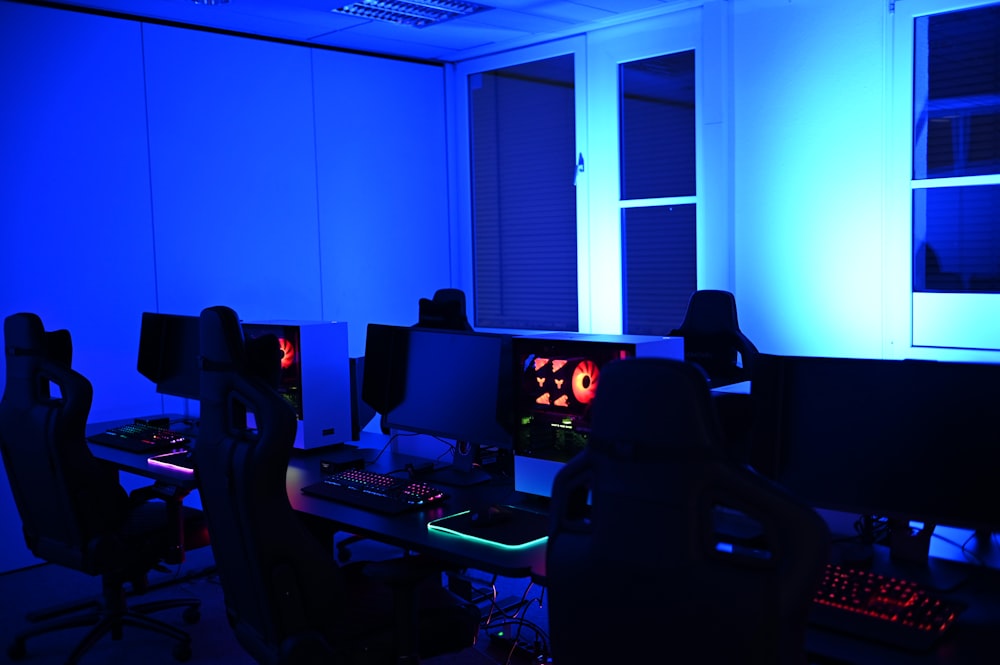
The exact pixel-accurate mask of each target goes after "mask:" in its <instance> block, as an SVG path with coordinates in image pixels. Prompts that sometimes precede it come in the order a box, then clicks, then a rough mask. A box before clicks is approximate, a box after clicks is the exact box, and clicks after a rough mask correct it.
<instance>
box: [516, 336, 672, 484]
mask: <svg viewBox="0 0 1000 665" xmlns="http://www.w3.org/2000/svg"><path fill="white" fill-rule="evenodd" d="M513 355H514V362H515V363H516V372H517V376H516V378H515V382H516V391H517V392H516V395H515V398H514V423H515V431H514V489H515V490H516V491H517V492H521V493H523V494H528V495H533V496H536V497H542V498H549V497H551V495H552V481H553V480H554V479H555V476H556V474H557V473H558V472H559V469H561V468H562V466H563V465H564V464H565V463H566V462H568V461H569V460H570V459H572V458H573V457H574V456H576V455H577V454H578V453H579V452H580V451H582V450H583V449H584V448H585V447H586V445H587V441H588V440H589V438H590V407H591V403H592V401H593V399H594V396H595V395H596V393H597V386H598V383H599V381H600V374H601V370H602V369H603V367H604V366H605V365H606V364H607V363H609V362H611V361H612V360H618V359H621V358H630V357H642V356H653V357H662V358H674V359H676V360H683V359H684V341H683V339H682V338H680V337H656V336H646V335H598V334H584V333H554V334H548V335H539V336H532V337H528V336H525V337H515V338H514V340H513Z"/></svg>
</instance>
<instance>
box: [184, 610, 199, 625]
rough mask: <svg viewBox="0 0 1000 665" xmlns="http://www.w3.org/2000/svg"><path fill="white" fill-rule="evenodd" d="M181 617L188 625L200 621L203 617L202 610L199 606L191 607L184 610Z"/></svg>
mask: <svg viewBox="0 0 1000 665" xmlns="http://www.w3.org/2000/svg"><path fill="white" fill-rule="evenodd" d="M181 618H182V619H184V623H186V624H188V625H191V624H195V623H198V621H199V620H200V619H201V610H199V609H198V608H197V607H189V608H187V609H186V610H184V613H183V614H181Z"/></svg>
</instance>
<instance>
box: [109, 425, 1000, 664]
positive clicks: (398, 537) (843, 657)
mask: <svg viewBox="0 0 1000 665" xmlns="http://www.w3.org/2000/svg"><path fill="white" fill-rule="evenodd" d="M123 422H127V421H123ZM114 424H120V423H98V424H96V425H94V426H93V427H92V428H91V430H90V431H100V430H101V429H106V427H110V426H112V425H114ZM385 443H386V438H385V437H383V436H381V435H378V434H369V433H364V434H363V435H362V439H361V441H358V442H354V444H352V445H357V446H359V450H358V451H352V450H343V451H337V450H336V449H331V448H320V449H315V450H311V451H301V450H296V451H295V452H294V454H293V455H292V458H291V461H290V464H289V467H288V473H287V476H286V479H287V480H286V482H287V489H288V498H289V500H290V501H291V504H292V506H293V507H294V508H295V510H297V511H299V512H300V513H302V514H303V515H304V516H306V517H307V518H309V519H315V520H318V521H319V522H321V523H322V524H324V525H326V526H328V527H330V528H333V529H335V530H340V531H345V532H349V533H355V534H360V535H364V536H368V537H371V538H373V539H375V540H379V541H382V542H386V543H389V544H392V545H396V546H399V547H404V548H407V549H412V550H414V551H418V552H424V553H427V554H432V555H435V556H439V557H441V558H443V559H445V560H449V561H453V562H455V563H456V564H458V565H461V566H466V567H469V568H473V569H476V570H483V571H486V572H490V573H496V574H499V575H503V576H506V577H529V576H530V577H532V578H533V579H535V580H536V581H537V582H539V583H541V584H544V581H545V544H544V543H540V544H537V545H534V546H531V547H528V548H524V549H514V550H511V549H505V548H502V547H498V546H495V545H490V544H485V543H482V542H477V541H475V540H470V539H466V538H462V537H460V536H456V535H451V534H448V533H438V532H432V531H429V530H428V529H427V523H428V522H429V521H431V520H433V519H437V518H441V517H445V516H447V515H451V514H454V513H457V512H460V511H462V510H466V509H469V508H480V507H483V506H488V505H490V504H493V503H497V504H502V503H509V502H514V503H518V500H517V499H516V498H515V497H514V496H513V484H512V482H511V480H510V479H495V480H493V481H491V482H489V483H486V484H482V485H475V486H472V487H467V488H462V487H453V486H445V485H442V487H443V488H445V489H446V490H447V491H448V493H449V495H450V498H449V499H448V500H447V501H446V502H444V503H442V504H440V505H437V506H434V507H431V508H428V509H426V510H423V511H416V512H411V513H404V514H402V515H393V516H387V515H381V514H378V513H373V512H371V511H367V510H364V509H361V508H354V507H352V506H348V505H345V504H341V503H337V502H334V501H330V500H326V499H322V498H318V497H311V496H307V495H304V494H302V492H301V491H300V489H301V488H302V487H304V486H305V485H308V484H311V483H314V482H317V481H319V480H320V479H321V475H322V474H321V471H320V461H321V460H324V459H331V458H333V459H336V458H337V457H343V456H348V457H350V456H354V455H356V454H357V453H358V452H363V453H364V454H365V455H366V456H367V457H368V458H369V459H373V458H375V457H376V456H378V453H379V451H380V450H381V448H382V447H383V445H384V444H385ZM91 450H92V451H93V452H94V454H95V456H97V457H98V458H100V459H102V460H105V461H107V462H109V463H111V464H114V465H115V466H117V467H118V468H119V469H121V470H123V471H128V472H132V473H136V474H139V475H143V476H147V477H149V478H154V479H157V480H165V481H168V482H169V481H172V482H175V483H177V484H178V485H179V486H181V487H183V488H186V489H194V488H196V481H195V479H194V477H193V476H191V475H190V474H183V473H181V472H173V471H170V470H169V469H163V468H158V467H151V466H150V465H149V464H148V463H147V462H146V457H145V456H144V455H141V454H137V453H129V452H124V451H120V450H115V449H112V448H108V447H106V446H100V445H96V444H91ZM413 459H414V458H412V457H408V456H405V455H396V454H393V453H392V452H391V451H389V450H386V451H385V452H384V453H382V454H381V455H380V456H378V461H377V462H376V464H375V465H373V466H370V467H368V468H371V469H373V470H376V471H381V472H387V471H393V470H396V469H399V468H403V467H404V466H405V464H406V462H407V461H413ZM992 548H993V550H992V552H991V553H990V556H989V557H987V559H988V563H989V564H990V565H989V566H977V565H970V564H960V563H956V562H951V561H947V560H944V559H937V558H935V559H934V561H933V563H934V565H935V566H938V567H941V568H943V569H945V570H946V571H947V570H951V571H952V572H956V574H957V575H958V577H959V578H960V579H961V580H963V581H962V582H961V583H960V584H958V585H957V586H956V587H955V588H954V589H952V590H949V591H947V592H946V593H945V594H944V595H945V597H946V598H948V599H950V600H953V601H958V602H960V603H963V604H965V605H966V606H967V609H966V610H965V611H964V612H963V613H962V614H961V615H960V618H959V621H958V623H957V624H956V625H955V626H954V627H953V629H952V630H951V631H950V633H949V634H948V635H946V636H945V637H944V638H943V639H942V640H941V641H940V642H939V643H938V645H937V646H936V647H935V648H934V649H933V650H931V651H928V652H926V653H924V652H917V653H911V652H906V651H903V650H900V649H898V648H894V647H890V646H883V645H880V644H877V643H874V642H869V641H865V640H860V639H858V638H855V637H851V636H847V635H841V634H838V633H834V632H831V631H828V630H824V629H818V628H813V629H810V631H809V634H808V643H807V646H808V649H809V652H810V653H811V654H812V655H813V658H812V659H811V660H810V662H811V663H815V664H816V665H846V664H849V663H850V664H854V665H987V664H988V665H995V664H996V663H1000V566H998V565H997V561H998V560H1000V543H998V542H996V538H994V542H993V544H992ZM872 567H873V568H874V569H875V570H877V571H878V572H883V573H887V574H893V575H902V576H907V574H906V571H901V570H900V569H899V567H898V566H896V564H894V563H893V562H892V561H891V560H890V559H889V557H888V552H887V550H886V549H885V548H884V547H881V546H876V547H875V550H874V560H873V562H872Z"/></svg>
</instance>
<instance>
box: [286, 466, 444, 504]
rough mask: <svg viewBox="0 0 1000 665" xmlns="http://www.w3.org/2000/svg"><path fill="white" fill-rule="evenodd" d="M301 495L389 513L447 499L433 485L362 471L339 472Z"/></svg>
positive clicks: (305, 488) (309, 487)
mask: <svg viewBox="0 0 1000 665" xmlns="http://www.w3.org/2000/svg"><path fill="white" fill-rule="evenodd" d="M302 492H303V493H305V494H311V495H313V496H321V497H323V498H326V499H333V500H334V501H340V502H343V503H348V504H351V505H352V506H357V507H358V508H365V509H368V510H372V511H375V512H379V513H388V514H396V513H401V512H405V511H407V510H420V509H421V508H425V507H427V506H428V505H429V504H434V503H439V502H441V501H444V500H445V499H447V498H448V495H447V494H445V492H444V490H442V489H440V488H438V487H435V486H434V485H430V484H428V483H424V482H420V481H415V480H409V479H404V478H397V477H396V476H392V475H389V474H385V473H377V472H375V471H365V470H363V469H345V470H343V471H338V472H337V473H334V474H332V475H329V476H326V477H325V478H323V480H322V481H320V482H318V483H315V484H313V485H309V486H307V487H303V488H302Z"/></svg>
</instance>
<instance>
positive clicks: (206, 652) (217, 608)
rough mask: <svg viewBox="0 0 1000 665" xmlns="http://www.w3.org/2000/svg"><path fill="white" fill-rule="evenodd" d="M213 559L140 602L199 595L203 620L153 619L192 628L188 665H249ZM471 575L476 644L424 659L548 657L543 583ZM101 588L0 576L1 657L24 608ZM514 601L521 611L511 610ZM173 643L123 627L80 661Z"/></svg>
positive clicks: (117, 663) (464, 663)
mask: <svg viewBox="0 0 1000 665" xmlns="http://www.w3.org/2000/svg"><path fill="white" fill-rule="evenodd" d="M213 564H214V562H213V561H212V558H211V551H210V550H209V549H208V548H204V549H202V550H196V551H194V552H191V553H189V555H188V558H187V561H185V563H184V564H182V565H181V566H179V567H176V568H173V569H171V570H170V571H169V572H168V573H157V572H154V573H153V574H152V575H151V577H150V582H151V586H152V587H153V588H152V589H151V590H150V591H149V592H147V593H146V594H145V595H143V596H142V597H141V600H154V599H158V598H170V597H185V596H196V597H197V598H199V599H201V601H202V607H201V619H200V620H199V621H198V623H196V624H195V625H193V626H188V625H186V624H185V623H184V622H183V620H182V618H181V611H180V610H165V611H163V612H161V613H158V614H157V616H158V618H161V619H165V620H168V621H170V622H171V623H174V624H175V625H177V626H178V627H180V628H182V629H184V630H186V631H188V632H189V633H190V634H191V638H192V652H193V653H192V658H191V660H189V661H188V662H189V663H190V664H191V665H212V664H219V663H225V664H226V665H254V661H253V659H251V658H250V657H249V656H248V655H247V654H246V653H245V652H244V651H243V649H242V647H240V645H239V644H238V643H237V641H236V638H235V637H234V635H233V632H232V630H231V628H230V627H229V624H228V623H227V622H226V618H225V612H224V604H223V598H222V589H221V587H220V586H219V581H218V578H217V576H216V575H215V573H214V566H213ZM469 573H470V575H469V577H470V579H471V581H472V585H471V586H472V588H473V589H474V590H475V592H476V594H477V595H476V598H482V600H481V601H480V602H479V604H480V606H481V607H482V608H483V613H484V617H486V619H488V623H487V620H484V626H483V628H482V629H481V631H480V637H479V640H478V642H477V644H476V646H475V647H473V648H470V649H467V650H465V651H463V652H460V653H458V654H454V655H448V656H441V657H437V658H433V659H429V660H425V661H424V665H504V664H509V665H526V664H527V663H534V664H536V665H537V663H544V662H546V661H547V653H545V645H546V644H547V636H546V634H545V625H546V616H545V613H546V610H545V607H544V604H543V602H544V596H543V594H542V591H541V589H540V588H539V587H537V586H532V585H530V583H529V582H528V581H527V580H513V579H504V578H501V579H498V580H496V584H495V589H496V591H495V594H494V591H493V589H494V585H492V584H491V582H492V581H493V580H492V579H491V577H490V576H487V575H486V574H485V573H481V572H477V571H469ZM99 592H100V582H99V580H98V579H97V578H91V577H89V576H86V575H82V574H80V573H77V572H74V571H70V570H66V569H64V568H61V567H59V566H54V565H51V564H40V565H37V566H32V567H28V568H24V569H21V570H17V571H12V572H8V573H2V574H0V598H2V599H3V602H2V603H0V648H2V649H3V654H4V655H3V660H4V661H5V662H6V660H7V659H6V656H7V653H6V651H7V648H8V647H9V646H10V644H11V641H12V639H13V636H14V635H15V634H16V633H17V632H18V631H20V630H22V629H24V628H26V627H28V626H29V625H31V624H30V623H29V622H28V621H27V620H26V618H25V614H26V613H27V612H29V611H31V610H37V609H42V608H49V607H53V606H58V605H61V604H63V603H70V602H77V601H79V600H80V599H89V598H93V597H96V596H97V595H98V594H99ZM494 595H495V597H496V599H497V601H498V602H497V604H496V605H495V606H494V605H493V604H492V603H491V602H490V598H491V597H492V596H494ZM522 601H523V603H522ZM517 606H520V607H521V609H520V610H516V609H511V608H516V607H517ZM491 607H493V611H492V612H491ZM503 608H508V609H507V610H503ZM85 631H86V629H85V628H74V629H70V630H66V631H61V632H59V633H52V634H49V635H45V636H40V637H36V638H34V639H31V640H29V641H28V644H27V650H28V655H27V657H26V658H25V659H24V660H23V661H20V662H21V663H24V664H25V665H62V664H63V663H64V660H65V658H66V656H67V655H68V653H69V652H70V651H71V650H72V648H73V647H74V646H75V645H76V643H77V642H78V641H79V640H80V639H82V637H83V635H84V634H85ZM518 633H519V634H520V639H521V642H522V643H523V644H524V646H523V647H522V646H516V645H514V644H513V643H512V642H511V641H509V640H508V639H506V636H507V635H517V634H518ZM536 645H537V647H538V648H537V649H536ZM172 647H173V640H171V639H170V638H167V637H161V636H159V635H157V634H153V633H149V632H147V631H136V630H134V629H133V630H132V631H128V630H127V629H126V635H125V637H124V639H122V640H111V639H110V638H105V639H104V640H102V641H101V642H100V643H99V644H98V645H97V646H95V647H94V649H92V650H91V651H90V652H89V653H88V654H87V655H86V656H85V657H84V658H83V659H82V661H81V665H87V664H89V663H93V664H95V665H96V664H98V663H101V664H104V665H136V664H137V663H141V664H142V665H173V664H175V663H176V661H175V660H174V659H173V657H172V655H171V650H172ZM512 647H513V648H512Z"/></svg>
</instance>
